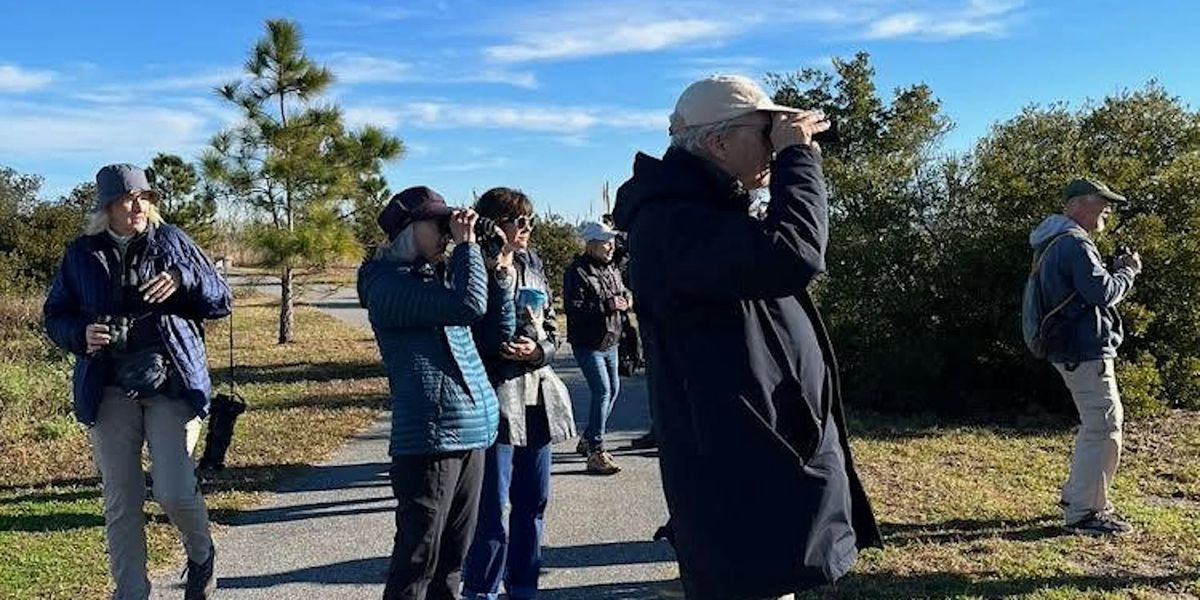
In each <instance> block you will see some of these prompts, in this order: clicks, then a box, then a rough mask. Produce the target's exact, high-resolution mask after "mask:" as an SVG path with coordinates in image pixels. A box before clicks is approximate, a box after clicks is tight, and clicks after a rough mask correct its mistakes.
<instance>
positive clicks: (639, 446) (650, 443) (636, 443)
mask: <svg viewBox="0 0 1200 600" xmlns="http://www.w3.org/2000/svg"><path fill="white" fill-rule="evenodd" d="M629 447H630V448H633V449H634V450H650V449H651V448H657V447H658V440H656V439H654V432H653V431H651V432H650V433H647V434H646V435H643V436H642V437H639V438H635V439H634V440H633V441H632V442H629Z"/></svg>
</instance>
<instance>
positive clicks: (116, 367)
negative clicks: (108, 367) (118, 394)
mask: <svg viewBox="0 0 1200 600" xmlns="http://www.w3.org/2000/svg"><path fill="white" fill-rule="evenodd" d="M112 361H113V363H112V373H113V379H114V383H115V384H116V385H117V386H118V387H120V388H121V389H123V390H125V394H126V395H127V396H129V397H130V398H134V399H136V398H147V397H150V396H154V395H157V394H161V393H164V390H166V388H167V387H168V385H167V384H168V383H170V381H171V380H172V372H173V367H172V366H171V360H170V358H168V357H167V355H166V353H164V352H163V351H162V349H161V348H147V349H145V350H137V351H134V352H130V353H128V354H122V355H119V356H114V357H113V359H112Z"/></svg>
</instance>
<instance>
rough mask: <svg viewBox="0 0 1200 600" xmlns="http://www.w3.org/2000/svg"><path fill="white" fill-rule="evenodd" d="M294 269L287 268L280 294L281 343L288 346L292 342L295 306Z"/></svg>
mask: <svg viewBox="0 0 1200 600" xmlns="http://www.w3.org/2000/svg"><path fill="white" fill-rule="evenodd" d="M292 288H293V286H292V267H290V266H285V267H284V268H283V274H282V275H281V276H280V294H279V343H280V344H286V343H288V342H290V341H292V321H293V319H292V312H293V310H292V308H293V305H294V302H293V299H292Z"/></svg>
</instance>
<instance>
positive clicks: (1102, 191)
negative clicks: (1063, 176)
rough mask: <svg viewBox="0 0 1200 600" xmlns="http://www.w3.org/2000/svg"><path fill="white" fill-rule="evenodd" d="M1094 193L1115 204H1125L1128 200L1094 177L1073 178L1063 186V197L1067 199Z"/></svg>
mask: <svg viewBox="0 0 1200 600" xmlns="http://www.w3.org/2000/svg"><path fill="white" fill-rule="evenodd" d="M1092 194H1095V195H1097V196H1100V197H1101V198H1104V199H1105V200H1107V201H1109V202H1111V203H1113V204H1116V205H1117V206H1125V205H1127V204H1129V200H1128V199H1127V198H1125V196H1122V195H1120V194H1118V193H1116V192H1114V191H1112V190H1110V189H1109V188H1108V186H1107V185H1104V184H1103V183H1101V182H1099V181H1096V180H1095V179H1086V178H1079V179H1073V180H1071V182H1070V183H1068V184H1067V185H1066V187H1064V188H1063V197H1064V198H1065V199H1067V200H1070V199H1071V198H1075V197H1076V196H1089V195H1092Z"/></svg>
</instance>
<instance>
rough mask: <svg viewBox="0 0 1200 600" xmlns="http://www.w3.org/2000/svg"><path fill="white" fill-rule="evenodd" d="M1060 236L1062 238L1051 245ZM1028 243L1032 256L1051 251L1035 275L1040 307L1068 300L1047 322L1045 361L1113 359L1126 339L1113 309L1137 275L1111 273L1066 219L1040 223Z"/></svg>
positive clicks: (1087, 238) (1084, 236) (1078, 229)
mask: <svg viewBox="0 0 1200 600" xmlns="http://www.w3.org/2000/svg"><path fill="white" fill-rule="evenodd" d="M1060 234H1065V237H1063V238H1062V239H1060V240H1058V242H1057V243H1054V244H1053V245H1050V242H1051V241H1052V240H1053V239H1054V238H1055V237H1056V236H1058V235H1060ZM1029 244H1030V246H1032V247H1033V248H1034V249H1035V251H1041V250H1043V249H1044V248H1046V247H1047V246H1049V250H1048V251H1047V252H1046V253H1045V255H1044V256H1043V257H1042V266H1041V269H1040V270H1039V271H1038V276H1039V279H1040V283H1041V286H1042V294H1043V298H1044V305H1045V306H1047V307H1051V308H1052V307H1056V306H1058V305H1060V304H1062V303H1063V302H1065V301H1067V300H1068V298H1069V299H1070V301H1069V302H1068V304H1067V306H1066V307H1065V308H1063V310H1062V312H1061V313H1059V316H1054V317H1051V321H1050V322H1049V323H1048V327H1047V334H1046V342H1047V356H1046V358H1047V359H1048V360H1050V362H1055V363H1081V362H1084V361H1089V360H1101V359H1106V358H1116V356H1117V348H1118V347H1120V345H1121V342H1122V341H1124V339H1125V329H1124V326H1123V325H1122V323H1121V315H1120V313H1119V312H1117V305H1118V304H1120V303H1121V301H1122V300H1124V299H1125V297H1126V296H1127V295H1128V294H1129V292H1130V291H1132V290H1133V281H1134V278H1135V277H1136V276H1137V271H1136V270H1135V269H1134V268H1133V267H1124V268H1121V269H1118V270H1117V271H1116V272H1115V273H1110V272H1109V271H1108V268H1107V267H1105V266H1104V262H1103V261H1102V260H1101V258H1100V251H1099V250H1098V249H1097V248H1096V244H1095V242H1093V241H1092V238H1091V237H1090V236H1088V234H1087V232H1086V231H1084V229H1083V228H1082V227H1080V226H1079V225H1078V224H1076V223H1075V222H1074V221H1072V220H1071V219H1070V218H1069V217H1066V216H1064V215H1052V216H1050V217H1047V218H1046V219H1045V220H1044V221H1042V223H1041V225H1038V227H1037V228H1036V229H1034V230H1033V232H1031V233H1030V234H1029ZM1072 294H1074V296H1072Z"/></svg>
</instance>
